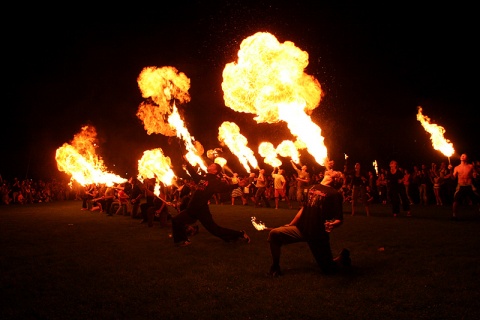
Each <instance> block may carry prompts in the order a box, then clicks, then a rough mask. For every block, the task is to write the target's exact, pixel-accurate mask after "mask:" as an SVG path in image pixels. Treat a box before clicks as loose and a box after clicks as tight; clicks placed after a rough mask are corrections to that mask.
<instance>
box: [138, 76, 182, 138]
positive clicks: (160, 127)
mask: <svg viewBox="0 0 480 320" xmlns="http://www.w3.org/2000/svg"><path fill="white" fill-rule="evenodd" d="M137 83H138V87H139V89H140V91H141V92H142V97H144V98H149V99H150V100H151V101H148V102H143V103H142V104H140V106H139V108H138V111H137V117H138V118H139V119H140V120H142V121H143V124H144V128H145V130H147V133H148V134H152V133H160V134H163V135H166V136H175V135H176V133H175V128H174V127H172V126H171V125H170V123H168V121H167V119H168V115H170V114H171V113H172V101H173V100H174V99H176V100H177V101H178V102H180V103H187V102H189V101H190V95H189V93H188V90H189V89H190V79H188V78H187V76H186V75H185V74H184V73H182V72H179V71H178V70H177V69H176V68H175V67H162V68H156V67H146V68H144V69H143V70H142V72H141V73H140V75H139V76H138V78H137Z"/></svg>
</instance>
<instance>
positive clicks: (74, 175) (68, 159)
mask: <svg viewBox="0 0 480 320" xmlns="http://www.w3.org/2000/svg"><path fill="white" fill-rule="evenodd" d="M96 141H97V131H96V130H95V128H94V127H92V126H85V127H83V128H82V130H81V131H80V132H79V133H77V134H76V135H75V136H74V138H73V140H72V142H71V144H68V143H64V144H63V145H62V146H61V147H60V148H58V149H57V151H56V153H55V160H56V161H57V168H58V170H60V171H61V172H65V173H66V174H68V175H70V176H71V181H70V183H72V182H73V180H75V181H77V182H78V183H79V184H81V185H83V186H85V185H87V184H92V183H95V184H97V183H105V184H106V185H107V186H113V185H115V184H118V183H123V182H125V181H127V179H125V178H122V177H120V176H118V175H116V174H113V173H110V172H107V171H106V169H105V166H104V164H103V160H102V159H101V158H100V157H99V156H97V154H96V152H95V147H96Z"/></svg>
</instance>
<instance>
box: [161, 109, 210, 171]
mask: <svg viewBox="0 0 480 320" xmlns="http://www.w3.org/2000/svg"><path fill="white" fill-rule="evenodd" d="M168 123H170V124H171V125H172V126H173V127H175V128H176V131H177V137H179V138H181V139H182V140H183V142H184V143H185V148H186V150H187V154H186V155H185V157H186V158H187V161H188V162H189V163H190V164H191V165H192V166H196V165H198V166H200V168H202V170H203V171H207V166H206V164H205V162H204V161H203V159H202V157H201V155H202V154H203V152H204V149H203V146H202V144H201V143H200V142H198V141H196V140H195V138H194V137H192V136H190V132H188V129H187V128H186V127H185V123H184V121H183V120H182V118H181V117H180V114H179V113H178V109H177V107H176V106H175V105H174V106H173V112H172V114H171V115H170V116H169V117H168Z"/></svg>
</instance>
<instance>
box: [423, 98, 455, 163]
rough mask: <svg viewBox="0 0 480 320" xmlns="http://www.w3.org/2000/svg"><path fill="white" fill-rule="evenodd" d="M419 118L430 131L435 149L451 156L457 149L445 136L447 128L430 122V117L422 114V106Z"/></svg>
mask: <svg viewBox="0 0 480 320" xmlns="http://www.w3.org/2000/svg"><path fill="white" fill-rule="evenodd" d="M417 120H418V121H420V123H421V124H422V126H423V128H424V129H425V131H427V132H428V133H430V140H432V145H433V148H434V149H435V150H438V151H440V152H441V153H443V154H444V155H445V156H446V157H451V156H452V155H453V154H454V153H455V150H454V149H453V144H452V143H451V142H450V140H448V139H445V138H444V137H443V135H444V133H445V129H444V128H443V127H441V126H439V125H436V124H434V123H430V118H429V117H427V116H424V115H423V114H422V107H420V106H419V107H418V113H417Z"/></svg>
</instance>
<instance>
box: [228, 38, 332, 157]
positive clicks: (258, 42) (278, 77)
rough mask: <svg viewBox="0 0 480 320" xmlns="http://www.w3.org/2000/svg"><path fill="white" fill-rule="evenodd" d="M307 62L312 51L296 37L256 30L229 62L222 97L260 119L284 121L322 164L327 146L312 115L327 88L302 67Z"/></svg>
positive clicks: (230, 106)
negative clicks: (290, 38)
mask: <svg viewBox="0 0 480 320" xmlns="http://www.w3.org/2000/svg"><path fill="white" fill-rule="evenodd" d="M307 65H308V53H307V52H305V51H302V50H300V49H299V48H297V47H296V46H295V44H294V43H293V42H290V41H286V42H284V43H279V42H278V40H277V39H276V38H275V36H273V35H272V34H270V33H266V32H258V33H256V34H254V35H252V36H250V37H248V38H246V39H244V40H243V41H242V43H241V45H240V50H239V52H238V60H237V61H236V62H231V63H228V64H227V65H226V66H225V68H224V70H223V82H222V89H223V93H224V96H223V97H224V100H225V105H226V106H227V107H229V108H231V109H233V110H235V111H237V112H245V113H252V114H254V115H256V116H255V117H254V120H255V121H257V123H278V122H280V121H284V122H286V123H287V126H288V128H289V130H290V132H291V133H292V134H293V135H294V136H295V137H296V138H297V140H299V142H300V144H299V145H305V147H306V149H307V150H308V152H309V153H310V154H311V155H312V156H313V157H314V158H315V161H316V162H318V163H319V164H321V165H323V164H324V163H325V160H326V158H327V148H326V146H325V145H324V138H323V137H322V135H321V129H320V127H319V126H318V125H316V124H315V123H313V122H312V120H311V118H310V114H311V113H312V111H313V110H314V109H315V108H317V107H318V105H319V104H320V100H321V98H322V96H323V92H322V89H321V86H320V83H319V82H318V80H316V79H315V78H314V77H312V76H310V75H307V74H305V73H304V69H305V68H306V67H307Z"/></svg>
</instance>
